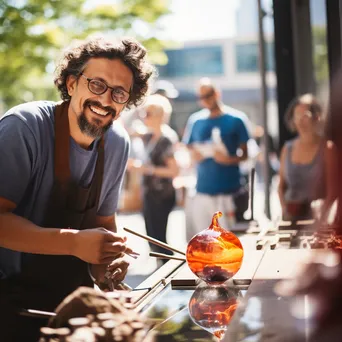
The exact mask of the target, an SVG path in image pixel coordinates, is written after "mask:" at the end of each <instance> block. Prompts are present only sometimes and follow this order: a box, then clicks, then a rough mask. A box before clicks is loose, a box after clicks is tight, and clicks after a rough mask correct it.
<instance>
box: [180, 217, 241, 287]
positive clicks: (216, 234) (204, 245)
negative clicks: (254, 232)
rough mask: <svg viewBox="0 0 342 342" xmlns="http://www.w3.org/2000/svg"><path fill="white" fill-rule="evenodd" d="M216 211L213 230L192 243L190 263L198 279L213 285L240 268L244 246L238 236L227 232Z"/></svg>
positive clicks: (225, 279)
mask: <svg viewBox="0 0 342 342" xmlns="http://www.w3.org/2000/svg"><path fill="white" fill-rule="evenodd" d="M221 216H222V213H221V212H219V211H218V212H216V213H215V214H214V215H213V219H212V222H211V225H210V227H209V228H207V229H205V230H203V231H202V232H200V233H198V234H196V235H195V236H194V237H193V238H192V239H191V240H190V242H189V243H188V247H187V251H186V260H187V263H188V265H189V268H190V269H191V271H192V272H193V273H194V274H196V276H197V277H199V278H200V279H202V280H204V281H205V282H206V283H208V284H211V285H219V284H223V283H224V282H226V281H227V280H228V279H230V278H231V277H233V276H234V275H235V273H236V272H237V271H238V270H239V269H240V267H241V264H242V259H243V247H242V244H241V242H240V240H239V239H238V237H237V236H236V235H234V234H233V233H232V232H230V231H228V230H225V229H223V228H222V227H221V226H220V225H219V223H218V218H219V217H221Z"/></svg>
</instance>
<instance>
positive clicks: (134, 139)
mask: <svg viewBox="0 0 342 342" xmlns="http://www.w3.org/2000/svg"><path fill="white" fill-rule="evenodd" d="M151 94H159V95H162V96H164V97H165V98H167V99H168V100H169V101H170V103H172V101H173V99H175V98H177V97H178V95H179V92H178V90H177V89H176V88H175V86H174V85H173V84H172V83H171V82H169V81H167V80H159V79H156V80H153V81H152V82H151ZM171 106H172V104H171ZM143 111H144V108H143V106H140V107H136V108H133V109H132V110H130V111H128V112H127V114H126V115H125V116H124V117H122V118H121V119H122V121H121V122H122V124H123V125H124V127H125V128H126V130H127V132H128V134H129V135H130V138H131V150H130V158H132V159H135V158H139V156H140V155H141V153H143V152H142V150H143V149H144V144H143V143H142V141H141V139H140V136H141V135H143V134H145V133H146V132H147V128H146V126H145V124H144V123H143V120H142V117H143V116H144V112H143ZM141 208H142V196H141V174H140V173H139V172H135V171H134V170H132V169H131V170H128V171H127V172H126V173H125V176H124V187H123V196H122V201H121V206H120V210H122V211H140V210H141Z"/></svg>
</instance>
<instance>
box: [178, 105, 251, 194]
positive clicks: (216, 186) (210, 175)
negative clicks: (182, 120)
mask: <svg viewBox="0 0 342 342" xmlns="http://www.w3.org/2000/svg"><path fill="white" fill-rule="evenodd" d="M215 127H217V128H219V130H220V132H221V139H222V142H223V143H224V145H225V147H226V148H227V150H228V151H229V154H230V155H231V156H236V151H237V149H238V148H239V146H240V145H241V144H245V143H247V141H248V139H249V136H248V132H247V129H246V127H245V125H244V123H243V121H242V119H241V118H239V117H238V116H236V115H230V114H222V115H220V116H219V117H216V118H210V117H209V111H207V110H202V111H199V112H197V113H194V114H192V115H191V116H190V118H189V120H188V122H187V126H186V129H185V133H184V137H183V142H184V143H185V144H187V145H191V144H193V143H196V142H201V143H203V142H209V141H211V139H212V130H213V128H215ZM239 187H240V170H239V166H238V165H223V164H220V163H217V162H215V161H214V159H213V158H206V159H204V160H203V161H202V162H200V163H198V164H197V184H196V190H197V192H199V193H203V194H208V195H219V194H230V193H233V192H235V191H237V190H238V189H239Z"/></svg>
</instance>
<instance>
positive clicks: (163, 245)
mask: <svg viewBox="0 0 342 342" xmlns="http://www.w3.org/2000/svg"><path fill="white" fill-rule="evenodd" d="M123 230H124V231H126V232H128V233H131V234H133V235H136V236H139V237H141V238H142V239H145V240H147V241H149V242H151V243H153V244H154V245H156V246H159V247H163V248H165V249H168V250H169V251H172V252H176V253H179V254H182V255H185V253H184V252H183V251H180V250H178V249H176V248H174V247H172V246H170V245H168V244H167V243H165V242H162V241H159V240H157V239H154V238H151V237H150V236H148V235H144V234H140V233H137V232H135V231H134V230H131V229H129V228H126V227H124V228H123Z"/></svg>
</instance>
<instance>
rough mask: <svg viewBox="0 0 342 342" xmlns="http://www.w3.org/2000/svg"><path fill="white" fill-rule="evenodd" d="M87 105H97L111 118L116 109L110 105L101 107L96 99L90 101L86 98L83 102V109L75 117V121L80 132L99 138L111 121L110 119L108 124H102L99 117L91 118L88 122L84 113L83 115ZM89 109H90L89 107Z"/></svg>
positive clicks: (110, 124)
mask: <svg viewBox="0 0 342 342" xmlns="http://www.w3.org/2000/svg"><path fill="white" fill-rule="evenodd" d="M89 106H96V107H99V108H101V109H103V110H106V111H107V112H108V114H107V115H110V116H111V118H112V120H113V119H114V118H115V116H116V110H115V109H113V108H111V107H103V106H102V105H101V104H100V103H99V102H97V101H91V100H86V101H85V102H84V104H83V111H82V112H81V114H80V115H79V116H78V118H77V123H78V127H79V128H80V130H81V132H82V133H83V134H85V135H87V136H89V137H91V138H95V139H97V138H101V137H102V136H103V135H104V134H105V133H106V132H107V131H108V129H109V128H110V127H111V126H112V124H113V121H112V120H110V121H109V122H108V124H106V125H104V126H102V125H101V124H102V121H101V120H99V119H96V118H95V119H93V120H92V122H90V121H89V120H88V119H87V117H86V115H85V110H86V108H87V107H88V108H89ZM89 110H91V109H90V108H89Z"/></svg>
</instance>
